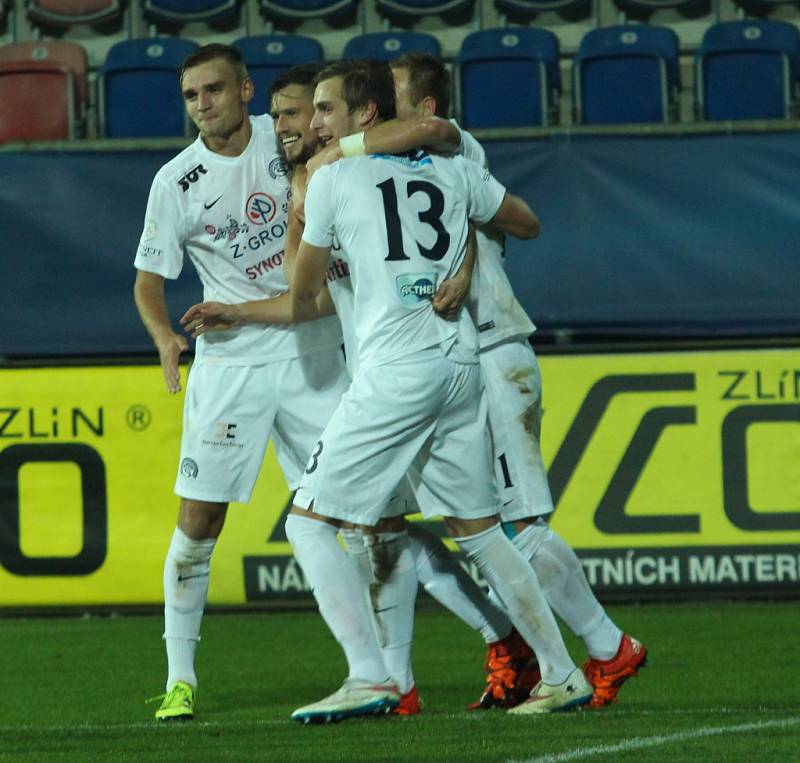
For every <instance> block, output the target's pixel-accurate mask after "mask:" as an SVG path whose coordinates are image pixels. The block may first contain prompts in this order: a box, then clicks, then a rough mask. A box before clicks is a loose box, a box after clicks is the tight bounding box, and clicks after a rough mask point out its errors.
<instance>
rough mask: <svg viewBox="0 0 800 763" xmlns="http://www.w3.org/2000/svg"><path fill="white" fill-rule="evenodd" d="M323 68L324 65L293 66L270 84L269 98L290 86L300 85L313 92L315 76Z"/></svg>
mask: <svg viewBox="0 0 800 763" xmlns="http://www.w3.org/2000/svg"><path fill="white" fill-rule="evenodd" d="M324 68H325V64H322V63H314V64H300V66H293V67H292V68H291V69H289V70H288V71H285V72H283V74H279V75H278V76H277V77H276V78H275V79H274V80H273V82H272V84H271V85H270V88H269V97H270V100H272V97H273V96H274V95H275V93H277V92H278V91H279V90H283V89H284V88H285V87H289V86H290V85H300V86H302V87H306V88H308V89H309V90H311V91H312V93H313V91H314V86H315V85H316V79H317V75H318V74H319V73H320V72H321V71H322V70H323V69H324Z"/></svg>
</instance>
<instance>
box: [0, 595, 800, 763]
mask: <svg viewBox="0 0 800 763" xmlns="http://www.w3.org/2000/svg"><path fill="white" fill-rule="evenodd" d="M420 610H421V611H420V612H419V613H418V617H417V623H416V634H415V645H414V665H415V674H416V679H417V685H418V687H419V690H420V695H421V696H422V699H423V702H424V709H423V712H422V714H420V715H419V716H416V717H410V718H398V717H390V718H380V719H370V720H350V721H345V722H343V723H340V724H336V725H331V726H311V727H305V726H301V725H298V724H296V723H293V722H292V721H290V720H289V714H290V712H291V711H292V710H293V709H294V708H295V707H297V706H299V705H302V704H306V703H308V702H312V701H316V700H317V699H320V698H322V697H323V696H324V695H326V694H328V693H330V692H331V691H333V690H334V689H336V688H338V686H339V684H340V682H341V680H342V679H343V678H344V670H345V668H344V660H343V657H342V655H341V651H340V649H339V647H338V645H337V644H336V643H335V642H334V640H333V638H332V637H331V636H330V634H329V633H328V631H327V629H326V628H325V626H324V624H323V622H322V620H321V618H320V617H319V615H318V614H317V613H316V612H313V613H311V612H301V613H294V612H292V613H246V614H209V615H207V616H206V619H205V621H204V624H203V640H202V642H201V644H200V648H199V650H198V660H197V663H198V665H197V667H198V673H199V676H200V687H199V693H198V704H197V716H196V718H195V720H194V721H192V722H186V723H178V724H174V723H173V724H161V725H159V724H157V723H156V722H155V721H154V720H153V712H154V710H155V707H156V705H154V704H149V705H148V704H145V699H146V698H148V697H152V696H153V695H156V694H159V693H161V692H162V691H163V680H164V676H165V657H164V653H163V647H162V643H161V640H160V634H161V627H162V624H161V618H160V617H157V616H130V617H84V618H80V617H73V618H30V619H25V618H12V617H5V618H0V644H2V673H1V674H0V675H2V683H1V684H0V686H1V687H2V691H1V692H0V709H2V713H1V714H0V761H26V762H28V761H30V762H32V763H39V761H115V763H125V762H127V761H136V762H137V763H141V762H142V761H159V762H164V763H168V762H169V763H173V762H174V763H178V762H179V761H192V762H193V763H194V762H197V763H205V762H206V761H347V762H348V763H350V762H353V763H356V762H358V761H380V762H384V761H385V762H387V763H389V762H395V761H396V762H398V763H399V762H400V761H403V762H406V761H408V762H410V761H425V763H439V762H440V761H453V762H458V763H467V762H469V761H475V763H506V762H511V761H513V762H514V763H522V761H526V762H529V763H532V762H533V761H538V762H540V763H545V761H548V762H552V763H555V762H556V761H583V760H591V761H595V760H596V761H636V762H637V763H638V762H639V761H692V762H693V763H695V762H696V761H702V763H707V762H708V761H737V762H738V761H744V762H748V763H749V762H750V761H758V762H761V761H782V762H784V763H786V762H791V761H800V680H799V679H798V669H800V640H798V637H797V630H798V625H799V624H800V609H798V603H797V602H776V603H749V602H739V603H716V604H669V605H666V604H660V605H643V606H617V607H611V608H610V610H609V611H610V614H611V615H612V617H614V619H615V620H616V621H617V622H618V624H619V625H620V626H621V627H623V628H624V629H625V630H626V631H628V632H629V633H631V634H633V635H636V636H637V637H638V638H640V639H641V640H642V641H643V642H644V643H645V644H646V645H647V646H648V648H649V650H650V657H649V665H648V667H647V668H645V669H644V670H642V671H641V673H640V675H639V677H638V678H633V679H631V680H630V681H629V682H628V684H626V686H625V687H624V689H623V690H622V692H621V693H620V701H619V702H618V703H617V704H616V705H614V706H611V707H609V708H606V709H603V710H583V711H580V712H573V713H566V714H560V715H552V716H540V717H522V718H520V717H513V716H509V715H507V714H506V713H504V712H503V711H490V712H470V711H468V710H467V709H466V705H467V704H468V703H469V702H470V701H473V700H475V699H476V698H477V697H478V695H479V694H480V691H481V688H482V683H483V671H482V663H483V657H484V649H483V644H482V641H481V639H480V637H479V636H478V635H477V634H475V633H474V632H473V631H470V630H468V629H467V628H466V627H465V626H463V625H462V624H461V623H460V622H458V621H457V620H455V619H454V618H453V617H452V616H451V615H449V614H446V613H444V612H443V611H442V610H440V609H438V608H437V609H434V608H432V606H427V605H426V606H424V607H421V608H420ZM569 647H570V650H571V652H572V654H573V657H574V658H575V659H576V661H582V660H583V659H584V652H583V649H582V645H581V644H579V643H578V642H577V641H575V640H574V639H572V638H570V639H569Z"/></svg>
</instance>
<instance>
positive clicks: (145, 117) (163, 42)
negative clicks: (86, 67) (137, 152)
mask: <svg viewBox="0 0 800 763" xmlns="http://www.w3.org/2000/svg"><path fill="white" fill-rule="evenodd" d="M196 48H197V43H195V42H192V41H190V40H178V39H174V38H170V37H152V38H145V39H139V40H123V41H121V42H118V43H116V44H114V45H112V46H111V48H110V49H109V51H108V55H107V57H106V61H105V63H104V64H103V66H102V68H101V69H100V71H99V76H98V106H99V109H98V111H99V113H100V120H101V133H102V134H103V135H104V136H105V137H108V138H145V137H168V136H180V135H187V134H188V126H189V125H188V119H187V117H186V111H185V109H184V105H183V97H182V96H181V91H180V87H179V84H178V74H179V72H180V69H181V65H182V64H183V61H184V59H185V58H186V56H188V55H189V54H190V53H191V52H192V51H193V50H195V49H196Z"/></svg>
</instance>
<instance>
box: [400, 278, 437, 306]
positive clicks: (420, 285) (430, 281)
mask: <svg viewBox="0 0 800 763" xmlns="http://www.w3.org/2000/svg"><path fill="white" fill-rule="evenodd" d="M395 283H396V284H397V293H398V294H399V295H400V299H401V300H402V302H403V304H404V305H416V304H417V303H419V302H426V301H427V302H429V301H430V300H432V299H433V296H434V294H436V274H435V273H404V274H403V275H400V276H397V278H395Z"/></svg>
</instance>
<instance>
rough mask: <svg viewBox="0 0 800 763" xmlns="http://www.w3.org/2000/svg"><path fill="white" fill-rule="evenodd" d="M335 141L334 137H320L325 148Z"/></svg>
mask: <svg viewBox="0 0 800 763" xmlns="http://www.w3.org/2000/svg"><path fill="white" fill-rule="evenodd" d="M332 140H333V135H320V136H319V142H320V143H322V145H323V146H327V145H328V143H330V142H331V141H332Z"/></svg>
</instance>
